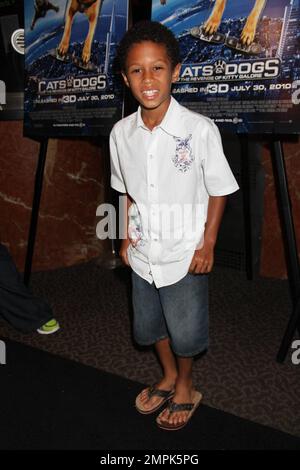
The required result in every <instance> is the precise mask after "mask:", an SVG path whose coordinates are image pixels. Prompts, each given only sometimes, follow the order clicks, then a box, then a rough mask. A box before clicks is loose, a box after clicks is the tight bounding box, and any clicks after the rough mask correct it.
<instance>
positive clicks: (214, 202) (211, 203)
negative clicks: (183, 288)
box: [189, 196, 227, 274]
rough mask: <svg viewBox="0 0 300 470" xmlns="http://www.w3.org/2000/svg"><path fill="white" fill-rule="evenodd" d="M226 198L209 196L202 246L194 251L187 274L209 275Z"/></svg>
mask: <svg viewBox="0 0 300 470" xmlns="http://www.w3.org/2000/svg"><path fill="white" fill-rule="evenodd" d="M226 199H227V196H209V200H208V209H207V220H206V224H205V231H204V244H203V247H202V248H201V249H200V250H197V249H196V250H195V253H194V256H193V259H192V262H191V264H190V268H189V272H190V273H193V274H200V273H209V272H210V271H211V270H212V267H213V264H214V247H215V244H216V241H217V236H218V231H219V227H220V224H221V220H222V216H223V213H224V209H225V205H226Z"/></svg>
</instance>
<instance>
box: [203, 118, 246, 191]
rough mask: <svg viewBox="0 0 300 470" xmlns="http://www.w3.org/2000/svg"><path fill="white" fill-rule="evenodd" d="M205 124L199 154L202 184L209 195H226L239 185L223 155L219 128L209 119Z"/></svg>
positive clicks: (235, 189)
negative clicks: (200, 153) (200, 152)
mask: <svg viewBox="0 0 300 470" xmlns="http://www.w3.org/2000/svg"><path fill="white" fill-rule="evenodd" d="M207 126H208V127H207V130H206V132H205V134H204V136H203V138H204V142H203V143H204V145H203V146H202V152H203V153H202V155H201V164H202V168H203V176H204V184H205V187H206V190H207V192H208V194H209V195H210V196H226V195H227V194H231V193H234V192H235V191H237V190H238V189H239V186H238V184H237V182H236V179H235V177H234V176H233V173H232V171H231V169H230V166H229V164H228V162H227V159H226V157H225V155H224V152H223V146H222V140H221V135H220V132H219V129H218V128H217V126H216V125H215V124H214V123H213V122H212V121H210V120H209V121H208V122H207Z"/></svg>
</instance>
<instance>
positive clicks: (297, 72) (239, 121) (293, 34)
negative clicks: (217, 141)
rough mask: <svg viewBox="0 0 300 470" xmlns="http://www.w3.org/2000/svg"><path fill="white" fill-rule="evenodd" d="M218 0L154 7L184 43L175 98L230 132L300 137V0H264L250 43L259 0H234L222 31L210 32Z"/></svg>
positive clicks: (170, 0)
mask: <svg viewBox="0 0 300 470" xmlns="http://www.w3.org/2000/svg"><path fill="white" fill-rule="evenodd" d="M217 1H218V0H215V2H211V1H210V0H197V1H190V2H187V1H186V0H166V2H165V5H163V4H161V1H160V0H154V1H153V2H152V19H153V20H156V21H160V22H162V23H163V24H164V25H165V26H167V27H169V28H170V29H171V30H172V31H173V32H174V34H175V35H176V37H177V39H178V41H179V44H180V50H181V57H182V68H181V74H180V81H179V82H178V83H176V84H175V86H174V88H173V94H174V97H175V98H176V99H177V100H178V101H180V102H181V103H182V104H184V105H185V106H187V107H189V108H190V109H192V110H195V111H197V112H200V113H202V114H204V115H207V116H209V117H211V118H212V119H213V120H214V121H215V122H216V123H217V124H218V125H219V127H221V128H222V129H223V130H225V131H228V132H239V133H287V134H288V133H298V132H299V130H300V123H299V121H300V120H299V117H300V116H299V103H300V6H299V0H269V1H265V2H264V1H263V0H261V11H260V14H259V17H258V22H257V25H256V29H255V30H254V36H253V38H252V41H249V42H250V44H247V45H246V46H245V45H243V44H242V40H241V38H242V37H243V31H244V30H245V28H246V26H247V21H248V23H249V21H250V19H251V14H250V13H251V12H253V10H254V8H255V7H257V6H258V4H259V0H257V1H256V2H255V0H252V1H250V0H244V1H243V2H239V1H237V0H227V2H224V3H225V9H224V12H223V15H221V18H220V23H219V26H218V27H217V28H216V30H215V31H214V32H213V33H210V32H209V34H207V33H205V31H203V26H205V25H206V24H207V23H206V22H207V20H208V19H211V17H212V13H213V11H214V7H215V5H216V2H217ZM163 3H164V2H163ZM204 33H205V34H204Z"/></svg>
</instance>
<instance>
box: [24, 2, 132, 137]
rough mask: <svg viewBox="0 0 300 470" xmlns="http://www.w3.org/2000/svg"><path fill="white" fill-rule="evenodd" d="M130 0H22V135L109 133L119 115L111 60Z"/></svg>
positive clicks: (120, 105)
mask: <svg viewBox="0 0 300 470" xmlns="http://www.w3.org/2000/svg"><path fill="white" fill-rule="evenodd" d="M127 24H128V0H51V1H50V0H25V102H24V112H25V114H24V133H25V134H26V135H44V136H50V137H51V136H91V135H107V134H108V133H109V132H110V129H111V128H112V126H113V124H114V123H115V122H116V121H118V120H119V119H121V118H122V115H123V86H122V82H121V79H120V78H119V77H118V76H116V75H115V71H114V58H115V53H116V47H117V45H118V42H119V40H120V38H121V37H122V36H123V34H124V33H125V31H126V29H127Z"/></svg>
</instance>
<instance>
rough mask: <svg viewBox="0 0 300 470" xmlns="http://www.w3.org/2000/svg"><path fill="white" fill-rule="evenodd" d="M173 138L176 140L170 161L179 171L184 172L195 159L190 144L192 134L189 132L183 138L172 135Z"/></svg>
mask: <svg viewBox="0 0 300 470" xmlns="http://www.w3.org/2000/svg"><path fill="white" fill-rule="evenodd" d="M173 139H174V140H175V142H176V149H175V156H174V157H173V158H172V162H173V163H174V165H175V167H176V168H178V170H179V171H181V172H182V173H185V172H186V171H187V170H188V169H189V168H190V167H191V165H192V162H193V161H194V159H195V157H194V155H193V152H192V148H191V146H190V141H191V140H192V134H189V135H188V137H186V138H185V139H180V138H179V137H173Z"/></svg>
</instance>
